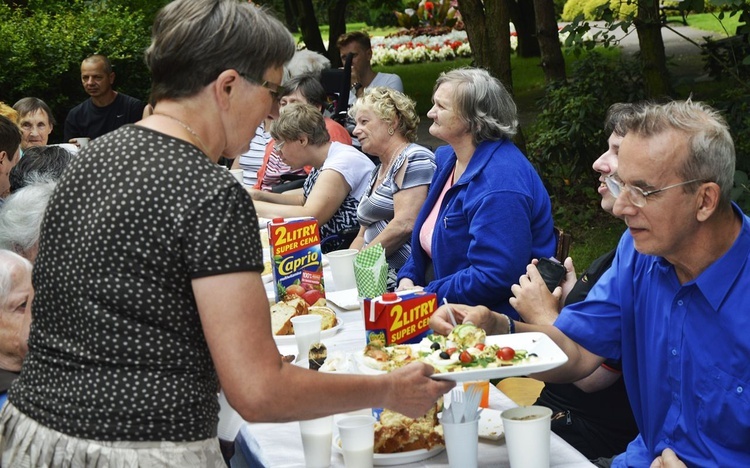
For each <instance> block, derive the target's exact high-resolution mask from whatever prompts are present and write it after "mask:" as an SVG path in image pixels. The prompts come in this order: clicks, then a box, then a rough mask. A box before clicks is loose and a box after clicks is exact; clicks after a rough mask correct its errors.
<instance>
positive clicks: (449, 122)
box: [427, 83, 471, 143]
mask: <svg viewBox="0 0 750 468" xmlns="http://www.w3.org/2000/svg"><path fill="white" fill-rule="evenodd" d="M455 93H456V86H455V85H454V84H453V83H443V84H441V85H440V86H439V87H438V89H436V90H435V94H433V96H432V102H433V105H432V109H430V111H429V112H427V117H428V118H430V119H432V125H431V126H430V135H432V136H434V137H436V138H440V139H441V140H443V141H445V142H447V143H454V142H456V141H457V140H459V139H463V138H467V137H468V138H471V135H470V134H469V128H468V126H467V125H466V123H465V122H464V121H463V120H461V118H460V117H459V115H458V112H456V111H455V109H454V108H453V96H455Z"/></svg>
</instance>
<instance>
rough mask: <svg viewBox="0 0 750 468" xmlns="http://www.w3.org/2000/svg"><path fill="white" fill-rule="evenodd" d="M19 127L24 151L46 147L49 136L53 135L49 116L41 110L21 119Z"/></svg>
mask: <svg viewBox="0 0 750 468" xmlns="http://www.w3.org/2000/svg"><path fill="white" fill-rule="evenodd" d="M18 126H19V127H21V149H23V150H25V149H27V148H30V147H32V146H44V145H46V144H47V140H48V139H49V134H50V133H52V124H51V123H50V122H49V116H48V115H47V113H46V112H44V111H43V110H41V109H37V110H36V111H34V112H29V113H28V114H26V115H24V116H23V117H21V119H20V121H19V122H18Z"/></svg>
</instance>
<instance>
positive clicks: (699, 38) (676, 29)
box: [417, 16, 719, 149]
mask: <svg viewBox="0 0 750 468" xmlns="http://www.w3.org/2000/svg"><path fill="white" fill-rule="evenodd" d="M688 22H690V17H689V16H688ZM563 25H564V24H561V26H563ZM591 25H592V29H593V28H603V27H604V22H602V21H592V22H591ZM668 26H669V27H668V28H666V27H665V28H662V38H663V39H664V50H665V51H666V53H667V59H668V60H669V62H668V66H669V69H670V72H671V73H673V74H674V75H676V76H680V77H686V78H690V79H696V80H700V79H705V72H704V71H703V60H701V59H700V55H701V48H700V47H697V46H696V45H694V44H692V43H691V42H689V41H688V40H686V39H685V37H687V38H690V39H691V40H693V41H694V42H696V43H698V44H701V43H703V42H705V37H713V38H718V37H719V36H718V35H716V34H714V33H711V32H710V31H703V30H700V29H695V28H691V27H690V26H684V25H682V24H681V23H669V24H668ZM612 34H614V36H615V37H616V38H617V39H619V41H620V42H619V45H618V47H620V48H622V50H623V51H624V52H625V53H627V54H629V55H634V54H636V53H638V51H639V46H638V35H637V34H636V32H635V28H634V27H631V28H630V31H629V32H628V33H624V32H623V31H622V30H621V29H617V30H615V31H613V32H612ZM542 94H543V90H539V93H538V95H534V96H531V97H530V98H529V100H528V102H519V103H518V105H519V115H520V120H521V125H522V127H527V126H528V125H529V124H530V123H531V122H532V121H533V118H534V117H535V116H536V114H537V113H538V109H536V108H535V106H534V103H535V102H536V100H537V99H538V98H540V97H542ZM430 125H432V120H431V119H428V118H427V117H426V116H421V118H420V123H419V129H418V131H417V135H418V140H417V143H419V144H423V145H427V146H431V147H432V148H433V149H434V148H437V147H438V146H440V145H443V144H445V143H444V142H443V141H442V140H440V139H439V138H435V137H433V136H432V135H430V132H429V128H430Z"/></svg>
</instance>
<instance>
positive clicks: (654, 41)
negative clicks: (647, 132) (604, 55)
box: [634, 0, 673, 98]
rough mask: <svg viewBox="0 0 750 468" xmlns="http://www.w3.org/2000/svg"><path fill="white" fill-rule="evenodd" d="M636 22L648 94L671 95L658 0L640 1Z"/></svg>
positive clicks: (652, 95)
mask: <svg viewBox="0 0 750 468" xmlns="http://www.w3.org/2000/svg"><path fill="white" fill-rule="evenodd" d="M634 23H635V30H636V32H637V33H638V45H639V46H640V51H641V63H642V67H643V83H644V85H645V88H646V95H647V96H648V97H649V98H661V97H664V96H671V95H672V94H673V90H672V86H671V84H670V80H669V70H667V56H666V53H665V51H664V39H663V38H662V36H661V21H660V20H659V4H658V2H657V0H642V1H640V2H639V3H638V13H637V15H636V18H635V21H634Z"/></svg>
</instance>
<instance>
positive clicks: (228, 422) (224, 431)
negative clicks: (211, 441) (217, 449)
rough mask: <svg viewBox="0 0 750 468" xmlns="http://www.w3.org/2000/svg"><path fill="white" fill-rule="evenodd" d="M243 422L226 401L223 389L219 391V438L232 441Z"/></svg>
mask: <svg viewBox="0 0 750 468" xmlns="http://www.w3.org/2000/svg"><path fill="white" fill-rule="evenodd" d="M244 423H245V421H244V420H243V419H242V416H240V415H239V413H238V412H237V411H235V409H234V408H232V406H231V405H230V404H229V402H228V401H227V397H226V396H224V391H222V392H221V393H219V427H218V429H217V431H218V436H219V439H221V440H226V441H229V442H234V439H236V438H237V433H238V432H240V429H241V428H242V425H243V424H244Z"/></svg>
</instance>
